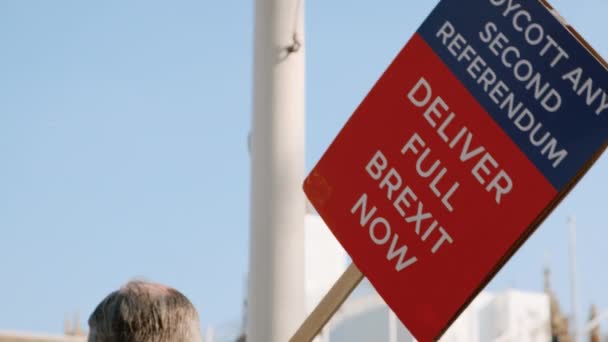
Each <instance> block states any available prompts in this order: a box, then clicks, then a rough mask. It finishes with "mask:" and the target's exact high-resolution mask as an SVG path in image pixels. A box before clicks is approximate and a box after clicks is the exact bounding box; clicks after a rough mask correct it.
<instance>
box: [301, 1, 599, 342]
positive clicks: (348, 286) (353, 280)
mask: <svg viewBox="0 0 608 342" xmlns="http://www.w3.org/2000/svg"><path fill="white" fill-rule="evenodd" d="M538 1H539V2H540V3H541V4H542V5H543V6H544V7H545V8H547V9H548V10H549V11H550V12H551V13H552V14H553V15H554V16H555V17H556V18H557V20H558V21H559V22H560V23H561V24H562V25H563V26H564V27H565V28H566V29H567V30H568V31H569V32H570V34H572V36H573V37H574V38H575V39H576V40H577V41H578V42H579V43H580V44H581V45H583V47H585V49H586V50H587V51H588V52H589V53H590V54H591V55H592V56H593V57H594V58H595V59H596V60H597V61H598V62H599V63H600V64H602V66H604V68H605V69H606V71H608V62H606V60H604V59H603V58H602V56H600V54H599V53H598V52H597V51H596V50H595V49H594V48H593V47H592V46H591V44H589V43H588V42H587V41H586V40H585V39H584V38H583V37H582V36H581V35H580V34H579V33H578V32H577V31H576V30H575V29H574V28H573V27H572V26H571V25H570V24H568V23H567V22H566V20H564V19H563V17H561V15H560V14H559V13H558V12H557V10H556V9H555V8H554V7H553V6H551V4H549V2H548V1H547V0H538ZM607 148H608V139H607V140H606V141H605V142H604V144H603V145H602V146H601V147H600V148H599V149H598V150H597V151H596V152H595V153H594V154H593V155H592V157H591V158H590V159H589V160H588V161H587V162H586V163H585V164H584V165H583V167H582V168H581V169H580V170H579V171H578V172H577V174H576V175H575V176H574V177H573V178H572V179H571V180H570V181H569V182H568V184H566V186H565V187H564V188H563V189H562V191H561V192H559V193H558V194H557V195H556V196H555V197H554V198H553V200H551V202H550V203H549V205H547V206H546V207H545V209H544V210H543V211H542V212H540V214H539V215H538V216H537V217H536V219H534V221H533V222H532V223H531V224H530V226H529V227H528V229H526V231H525V232H524V233H523V234H522V235H521V236H520V237H519V239H518V240H517V241H516V242H515V243H514V244H513V245H512V246H511V248H510V249H509V251H508V252H507V253H506V254H505V255H504V256H503V257H502V258H501V259H500V260H499V262H498V263H497V264H496V266H495V267H494V268H493V269H492V270H491V271H490V272H489V273H488V274H487V276H486V277H485V278H484V279H483V281H482V282H481V283H480V284H479V286H478V287H477V288H476V289H475V291H474V292H473V293H472V294H471V296H470V297H468V298H467V299H466V300H465V302H464V303H463V305H462V306H461V307H460V309H459V310H458V311H457V312H456V313H455V314H454V316H453V317H452V318H451V319H450V321H449V322H448V324H447V325H446V326H445V328H444V329H443V330H442V331H441V332H440V334H439V335H438V336H437V337H435V339H434V340H435V341H437V340H439V338H440V337H441V336H442V335H443V334H444V333H445V332H446V331H447V329H448V328H449V327H450V326H451V325H452V324H453V323H454V321H455V320H456V319H457V318H458V317H459V316H460V314H461V313H462V312H463V311H464V310H465V309H466V308H467V307H468V306H469V304H470V303H471V302H472V301H473V299H475V297H477V295H478V294H479V293H480V292H481V290H482V289H483V288H484V287H485V286H486V285H487V284H488V283H489V282H490V281H491V280H492V278H494V276H495V275H496V273H498V271H500V270H501V269H502V268H503V266H504V265H505V264H506V263H507V262H508V261H509V260H510V259H511V257H513V255H514V254H515V252H517V251H518V250H519V248H520V247H521V246H522V245H523V244H524V242H526V241H527V240H528V238H530V236H531V235H532V234H533V233H534V232H535V231H536V229H538V227H539V226H540V225H541V224H542V223H543V222H544V221H545V219H546V218H547V217H548V216H549V214H550V213H551V212H553V210H554V209H555V208H556V207H557V206H558V205H559V204H560V203H561V202H562V200H563V199H564V198H566V196H567V195H568V194H569V193H570V191H572V189H574V187H575V186H576V185H577V184H578V182H579V181H580V180H581V179H582V178H583V176H584V175H585V174H586V173H587V171H589V169H591V167H592V166H593V164H595V162H596V161H597V160H598V159H599V158H600V156H601V155H602V154H603V153H604V152H605V151H606V149H607ZM363 277H364V275H363V274H362V273H361V271H360V270H359V269H358V268H357V266H356V265H355V264H354V263H353V264H351V265H350V266H349V267H348V268H347V269H346V271H345V272H344V273H343V274H342V276H341V277H340V278H339V279H338V280H337V281H336V283H335V284H334V285H333V286H332V288H331V289H330V290H329V292H327V294H326V295H325V296H324V297H323V299H321V302H319V304H318V305H317V306H316V307H315V309H314V310H313V312H312V313H311V314H310V315H309V316H308V317H307V318H306V320H305V321H304V322H303V323H302V325H301V326H300V327H299V328H298V330H297V331H296V333H295V334H294V335H293V337H292V338H291V339H290V340H289V341H290V342H311V341H312V340H313V339H314V338H315V337H316V336H317V334H318V333H319V332H320V331H321V330H322V329H323V327H325V325H326V324H327V322H329V320H330V319H331V318H332V316H333V315H334V314H335V312H336V311H337V310H338V309H339V308H340V306H341V305H342V304H343V303H344V301H346V299H347V298H348V296H349V295H350V294H351V292H352V291H353V290H354V289H355V287H356V286H357V285H359V283H360V282H361V280H362V279H363Z"/></svg>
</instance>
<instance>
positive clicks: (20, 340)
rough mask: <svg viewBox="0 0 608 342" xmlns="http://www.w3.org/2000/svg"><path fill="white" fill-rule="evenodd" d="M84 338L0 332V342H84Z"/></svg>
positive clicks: (85, 338)
mask: <svg viewBox="0 0 608 342" xmlns="http://www.w3.org/2000/svg"><path fill="white" fill-rule="evenodd" d="M86 340H87V337H86V336H67V335H43V334H32V333H22V332H9V331H6V332H3V331H0V342H86Z"/></svg>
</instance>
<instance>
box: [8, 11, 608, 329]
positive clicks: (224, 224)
mask: <svg viewBox="0 0 608 342" xmlns="http://www.w3.org/2000/svg"><path fill="white" fill-rule="evenodd" d="M435 3H436V1H403V0H402V1H346V0H335V1H331V2H327V1H308V2H307V4H306V15H307V17H306V46H307V53H308V55H307V88H306V89H307V154H306V161H307V168H310V167H312V165H313V163H314V162H315V161H316V160H317V159H318V158H319V157H320V155H321V154H322V152H323V151H324V149H325V148H326V147H327V145H328V144H329V143H330V142H331V140H332V139H333V137H334V136H335V134H336V133H337V132H338V130H339V129H340V128H341V126H342V125H343V123H344V122H345V121H346V119H347V118H348V116H349V115H350V113H352V111H353V110H354V109H355V107H356V106H357V105H358V104H359V102H360V101H361V100H362V98H363V96H364V95H365V94H366V93H367V92H368V90H369V89H370V88H371V86H372V85H373V84H374V82H375V81H376V79H377V78H378V77H379V76H380V74H381V73H382V71H384V69H385V68H386V66H387V65H388V63H389V62H390V61H391V60H392V58H393V57H394V56H395V55H396V53H397V52H398V51H399V50H400V49H401V47H402V46H403V44H404V43H405V42H406V41H407V40H408V39H409V37H410V36H411V35H412V34H413V32H414V30H415V29H416V28H417V26H418V25H419V24H420V23H421V22H422V21H423V20H424V18H425V16H426V14H428V13H429V11H430V10H431V9H432V7H433V6H434V4H435ZM554 5H555V6H556V7H557V8H558V9H559V10H560V11H561V13H562V14H563V15H564V17H566V19H568V20H569V21H570V22H571V23H572V24H573V25H574V26H575V27H576V28H577V29H578V30H579V31H580V32H581V33H582V34H583V35H584V36H585V37H586V38H587V39H588V41H589V42H591V44H592V45H593V46H594V47H595V48H596V49H597V50H598V51H599V52H600V54H602V55H603V56H608V41H607V40H606V38H605V32H606V29H605V19H604V17H605V14H606V13H608V2H606V1H603V0H577V1H572V0H562V1H555V2H554ZM252 9H253V2H252V1H235V0H224V1H213V2H212V1H181V0H180V1H170V2H169V1H150V0H148V1H139V0H134V1H128V2H126V1H119V0H111V1H110V0H109V1H103V2H84V1H75V0H72V1H68V0H56V1H33V0H32V1H18V0H5V1H2V2H0V44H1V46H2V47H1V49H0V158H1V159H0V160H1V164H0V165H1V167H0V329H16V330H33V331H41V332H61V330H62V328H63V319H64V316H65V315H66V314H71V313H73V312H74V311H79V312H80V313H81V316H82V317H83V321H84V320H85V319H86V316H88V314H89V313H90V312H91V311H92V309H93V308H94V306H95V305H96V304H97V303H98V302H99V300H100V299H101V298H102V297H103V296H105V295H106V294H107V293H109V292H110V291H112V290H113V289H115V288H117V287H118V286H120V284H122V283H124V282H125V281H127V280H129V279H131V278H133V277H143V278H147V279H152V280H155V281H159V282H163V283H167V284H170V285H173V286H175V287H177V288H179V289H180V290H182V291H183V292H184V293H185V294H187V295H188V296H189V297H190V298H191V299H192V301H193V302H194V304H195V305H196V306H197V308H198V309H199V311H200V313H201V319H202V321H203V325H209V324H222V323H223V322H226V321H231V320H234V319H238V317H240V311H241V302H242V299H243V293H244V288H243V287H244V277H245V272H246V269H247V255H248V252H247V250H248V234H249V227H248V222H249V205H248V199H249V159H248V154H247V144H246V142H247V135H248V132H249V127H250V121H251V120H250V115H251V102H252V99H251V95H252V51H253V40H252V38H253V12H252ZM607 192H608V155H605V156H603V157H602V158H601V159H600V161H599V162H598V163H597V165H596V166H595V167H594V168H593V169H592V170H591V171H590V173H589V174H588V176H587V177H586V178H585V179H584V180H583V181H582V182H581V184H580V186H579V187H578V188H577V189H575V190H574V191H573V192H572V194H571V196H570V197H569V198H567V199H566V200H565V201H564V202H563V203H562V204H561V205H560V207H559V208H558V209H557V210H556V211H555V212H554V213H553V214H552V215H551V216H550V218H549V219H548V220H547V221H546V223H545V224H544V225H543V226H541V228H540V229H539V231H538V232H537V233H536V234H535V235H534V236H533V237H532V238H531V239H530V241H529V242H528V243H527V244H526V245H525V246H524V247H523V248H522V250H521V251H520V252H519V253H518V254H517V255H516V256H515V257H514V258H513V259H512V260H511V262H510V263H509V264H508V265H507V266H506V267H505V268H504V269H503V271H501V272H500V273H499V275H498V276H497V277H496V279H495V280H494V281H493V282H492V283H491V284H490V289H503V288H507V287H518V288H523V289H529V290H540V289H541V288H542V276H541V270H542V266H543V264H544V263H549V264H550V265H551V266H552V267H553V270H554V271H553V280H554V285H555V289H556V290H557V293H558V295H559V296H560V298H562V300H563V306H564V307H565V308H566V309H568V308H569V304H568V300H569V296H568V290H569V287H568V273H567V271H568V269H567V260H568V259H567V254H568V253H567V252H568V250H567V230H566V218H567V216H568V215H576V217H577V222H578V228H579V230H578V254H577V257H578V266H579V285H580V292H581V294H580V297H581V308H582V309H583V310H582V312H583V315H584V316H587V312H588V305H589V304H590V303H591V302H594V303H596V304H598V305H599V306H600V308H604V309H608V293H607V292H606V291H605V288H606V285H608V272H605V269H604V267H603V266H604V262H605V260H608V249H607V248H606V240H607V239H608V232H607V229H606V228H608V224H607V223H606V219H605V217H604V215H605V211H606V208H607V205H606V203H607V202H606V197H605V196H606V193H607Z"/></svg>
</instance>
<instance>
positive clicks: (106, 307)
mask: <svg viewBox="0 0 608 342" xmlns="http://www.w3.org/2000/svg"><path fill="white" fill-rule="evenodd" d="M201 340H202V338H201V332H200V325H199V319H198V313H197V312H196V309H195V308H194V306H193V305H192V303H190V301H189V300H188V298H186V297H185V296H184V295H183V294H181V293H180V292H178V291H177V290H175V289H172V288H170V287H166V286H163V285H160V284H153V283H148V282H144V281H131V282H129V283H128V284H126V285H125V286H123V287H122V288H120V289H119V290H117V291H114V292H112V293H110V294H109V295H108V296H107V297H106V298H105V299H104V300H102V301H101V303H99V305H97V307H96V308H95V310H94V311H93V313H92V314H91V317H90V318H89V342H201Z"/></svg>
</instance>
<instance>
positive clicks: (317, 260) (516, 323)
mask: <svg viewBox="0 0 608 342" xmlns="http://www.w3.org/2000/svg"><path fill="white" fill-rule="evenodd" d="M305 229H306V231H305V232H306V233H305V234H306V241H305V248H306V258H305V262H306V266H305V267H306V296H307V298H306V304H307V310H308V312H311V311H312V310H313V309H314V308H315V306H316V305H317V303H318V302H319V301H320V300H321V298H322V297H323V296H324V295H325V294H326V293H327V291H328V290H329V288H330V287H331V286H332V285H333V284H334V283H335V281H336V280H337V279H338V278H339V276H340V275H341V274H342V273H343V272H344V271H345V270H346V267H347V265H348V257H347V254H346V252H345V251H344V249H342V247H341V246H340V244H339V243H338V242H337V240H336V239H335V238H334V236H333V235H332V233H331V231H330V230H329V229H328V228H327V227H326V226H325V224H324V223H323V221H322V219H321V218H320V217H318V216H316V215H313V214H309V215H307V216H306V224H305ZM597 317H598V312H597V310H595V309H593V310H592V311H591V315H590V319H589V320H590V321H592V320H593V319H595V318H597ZM246 321H247V320H246V317H243V322H244V323H243V325H245V324H246ZM569 324H570V323H569V320H568V317H567V315H565V314H563V313H562V311H561V309H560V305H559V302H558V300H557V297H556V296H555V294H554V293H553V290H552V289H551V284H550V272H549V270H545V273H544V291H543V292H540V291H539V292H531V291H521V290H516V289H509V290H505V291H499V292H487V291H483V292H481V293H480V294H479V295H478V296H477V297H476V298H475V299H474V300H473V302H472V303H471V304H470V305H469V306H468V307H467V309H466V310H465V311H464V312H463V313H462V314H461V315H460V316H459V318H458V319H457V320H456V321H455V322H454V324H453V325H452V326H451V327H450V329H448V330H447V331H446V333H445V334H444V335H443V336H442V338H441V339H440V340H439V341H440V342H573V338H572V336H571V332H570V330H569ZM245 330H246V329H245V327H244V326H243V327H242V328H241V335H240V337H239V338H238V339H232V340H230V341H231V342H233V341H235V340H237V341H239V342H244V341H246V338H245V336H244V335H243V332H244V331H245ZM600 337H601V335H600V331H599V326H598V327H596V328H594V329H593V330H592V331H590V333H589V334H585V336H583V337H582V340H581V341H584V342H587V341H589V342H608V340H607V339H602V338H600ZM225 341H227V340H221V339H218V340H217V341H208V342H225ZM371 341H373V342H416V340H415V339H414V338H413V337H412V335H411V334H410V333H409V331H408V330H407V329H406V328H405V327H404V326H403V324H401V322H400V321H399V319H398V318H397V317H396V315H395V314H394V313H393V312H392V311H391V310H390V309H389V308H388V306H387V305H386V303H385V302H384V301H383V300H382V298H381V297H380V296H379V295H378V294H377V293H376V291H375V290H374V288H373V287H372V286H371V284H370V283H369V282H368V281H367V280H364V281H363V282H362V284H361V285H360V286H359V287H358V288H357V289H356V290H355V291H354V292H353V294H352V295H351V296H350V298H349V299H348V300H347V301H346V302H345V303H344V305H342V307H341V308H340V309H339V310H338V312H337V313H336V314H335V315H334V317H333V318H332V319H331V320H330V322H329V323H328V324H327V326H326V327H325V328H324V329H323V331H322V332H321V334H320V335H319V336H318V337H317V338H316V339H315V342H371ZM206 342H207V341H206Z"/></svg>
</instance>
